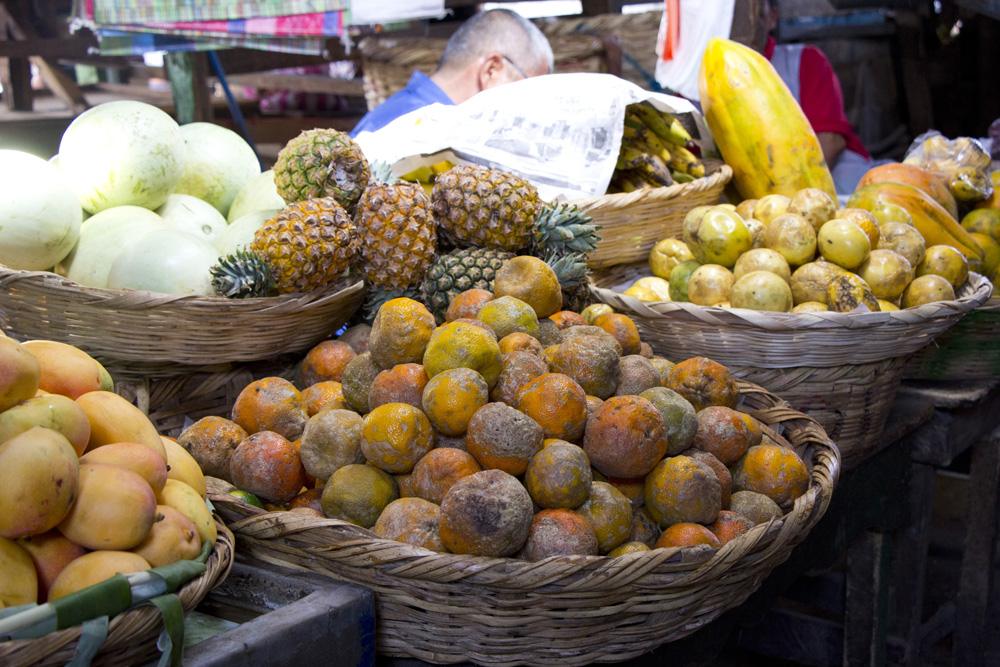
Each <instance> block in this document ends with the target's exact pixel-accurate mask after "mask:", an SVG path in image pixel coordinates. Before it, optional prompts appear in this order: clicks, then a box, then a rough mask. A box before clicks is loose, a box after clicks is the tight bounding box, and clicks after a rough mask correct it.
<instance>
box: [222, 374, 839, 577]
mask: <svg viewBox="0 0 1000 667" xmlns="http://www.w3.org/2000/svg"><path fill="white" fill-rule="evenodd" d="M736 382H737V384H738V385H739V386H740V390H741V395H743V396H755V397H756V398H755V400H760V401H764V402H765V403H766V404H767V407H766V408H764V409H768V408H770V409H775V410H776V411H777V412H779V413H780V414H781V415H782V416H783V417H784V418H783V419H781V420H780V423H782V424H783V423H784V422H786V421H793V420H794V421H795V422H802V425H801V427H800V429H799V431H800V432H801V433H802V434H803V437H805V438H806V443H805V444H802V443H800V444H798V445H796V444H795V443H794V442H790V441H789V440H787V439H786V438H784V437H783V436H782V435H780V434H778V433H777V432H776V431H774V430H772V429H771V428H770V427H769V426H767V425H766V424H765V428H767V431H768V434H769V435H770V436H771V437H772V438H774V439H775V440H777V441H778V442H780V443H782V444H785V445H786V446H792V447H793V448H795V449H797V450H798V449H800V448H802V447H803V446H805V447H806V448H811V449H812V450H813V458H815V459H818V460H820V462H821V463H824V464H825V465H818V464H816V463H814V466H813V470H812V475H811V481H810V486H809V489H808V490H807V491H806V493H804V494H803V495H802V496H799V498H798V499H796V501H795V504H794V506H793V507H792V509H791V510H789V511H788V512H787V513H785V514H784V515H782V516H781V517H780V518H778V519H772V520H771V521H769V522H767V523H764V524H759V525H757V526H755V527H754V528H753V529H751V530H750V531H749V532H748V533H746V534H744V535H742V536H740V537H738V538H736V539H734V540H732V541H731V542H729V543H727V544H726V545H725V546H723V547H722V548H721V549H713V548H711V547H704V548H701V547H694V548H685V549H679V548H668V549H652V550H650V551H643V552H638V553H632V554H626V555H624V556H618V557H616V558H610V557H608V556H550V557H548V558H545V559H543V560H540V561H536V562H529V561H524V560H520V559H516V558H491V557H486V556H473V555H467V554H451V553H438V552H435V551H431V550H428V549H424V548H422V547H418V546H415V545H411V544H406V543H402V542H397V541H395V540H388V539H383V538H379V537H378V536H376V535H375V534H374V533H373V532H371V531H370V530H368V529H366V528H362V527H360V526H357V525H354V524H352V523H349V522H347V521H341V520H339V519H331V518H326V517H319V516H315V515H314V514H311V513H304V512H268V511H266V510H262V509H259V508H255V507H251V506H250V505H248V504H246V503H244V502H242V501H240V500H238V499H236V498H234V497H233V496H231V495H229V493H228V491H229V490H231V489H233V488H234V487H233V486H232V485H231V484H229V483H228V482H225V481H224V480H220V479H216V478H213V477H208V478H207V480H208V492H209V499H210V500H211V501H212V502H213V503H214V504H215V505H216V507H220V508H223V510H225V509H226V508H229V509H230V510H231V509H232V508H233V507H234V506H235V507H239V509H240V511H241V512H242V513H243V514H245V515H247V518H245V519H242V520H238V521H236V522H233V523H231V524H230V528H231V529H232V530H233V532H234V533H237V534H239V533H240V528H241V526H242V525H244V524H245V523H246V522H257V521H266V522H268V523H271V522H273V527H274V536H276V537H278V536H287V535H291V534H294V533H298V532H302V531H307V530H310V529H312V528H321V529H322V528H326V529H333V531H335V532H336V533H337V535H338V538H339V540H340V541H339V546H340V547H342V548H348V549H352V550H366V549H371V550H372V552H373V553H378V554H379V557H378V558H375V557H373V559H372V566H373V567H376V568H388V569H392V568H397V566H399V565H400V564H401V562H410V561H412V560H414V559H417V560H419V561H420V563H421V567H414V568H412V569H410V570H407V571H403V570H401V569H397V570H396V571H393V572H392V574H393V576H398V577H401V578H407V579H412V580H420V579H422V578H424V576H425V575H427V574H431V575H433V574H434V573H436V572H438V571H439V569H440V568H450V569H458V570H465V571H478V570H481V569H486V568H491V567H498V566H500V567H502V568H503V571H504V575H505V577H510V576H517V575H519V574H523V575H525V576H526V578H528V579H529V580H535V579H536V576H534V575H535V571H536V570H537V569H538V568H539V567H540V566H541V565H544V564H559V565H563V566H565V569H566V574H569V573H571V572H572V571H575V570H578V569H580V568H583V567H594V566H597V567H601V568H607V567H611V568H613V567H615V566H616V565H618V566H620V567H621V568H626V569H630V570H631V569H634V568H637V567H641V570H642V571H643V572H646V571H649V570H650V569H652V570H654V571H655V568H656V566H658V565H663V564H676V563H678V562H683V563H686V564H687V563H690V564H695V565H697V566H698V568H697V569H698V571H706V572H716V573H717V569H718V568H719V567H720V563H724V562H725V561H726V560H728V559H729V557H730V554H731V553H732V552H734V551H736V552H739V553H741V555H743V556H745V555H749V554H751V553H755V552H757V551H759V550H761V549H763V548H774V547H775V546H776V545H775V544H774V543H775V542H776V541H777V540H779V539H786V540H788V539H791V537H790V535H791V533H792V530H791V529H790V525H791V524H794V523H801V524H810V525H812V524H814V523H815V521H818V520H819V516H822V513H823V512H825V509H826V506H827V505H828V504H829V502H830V496H831V494H832V492H833V489H834V487H835V486H836V483H837V480H838V478H839V476H840V470H841V458H840V451H839V450H838V449H837V446H836V445H835V444H834V442H833V441H832V440H831V439H830V438H829V436H828V435H827V434H826V432H825V431H823V428H822V426H820V425H819V423H818V422H816V421H815V420H814V419H812V418H811V417H809V416H808V415H805V414H803V413H801V412H799V411H797V410H793V409H792V408H790V407H789V406H788V403H787V402H786V401H784V400H783V399H781V398H778V397H777V396H775V395H774V394H772V393H770V392H768V391H767V390H766V389H764V388H762V387H759V386H758V385H755V384H753V383H751V382H747V381H745V380H740V379H738V378H737V379H736ZM742 405H743V404H741V407H742ZM753 411H754V412H760V411H761V409H757V410H753ZM817 511H818V512H819V515H817V514H816V512H817ZM224 513H225V511H224ZM279 524H280V525H279ZM386 554H391V556H388V557H387V556H386ZM637 571H638V570H637ZM554 579H557V577H547V578H546V580H545V586H547V587H549V586H553V585H556V582H555V581H554Z"/></svg>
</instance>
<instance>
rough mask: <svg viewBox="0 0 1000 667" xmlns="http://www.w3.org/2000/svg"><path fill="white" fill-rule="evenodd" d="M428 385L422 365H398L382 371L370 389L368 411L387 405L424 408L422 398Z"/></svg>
mask: <svg viewBox="0 0 1000 667" xmlns="http://www.w3.org/2000/svg"><path fill="white" fill-rule="evenodd" d="M426 385H427V372H426V371H425V370H424V367H423V366H422V365H420V364H396V365H395V366H393V367H392V368H390V369H389V370H385V371H381V372H380V373H379V374H378V375H376V376H375V380H374V381H373V382H372V383H371V386H370V387H368V409H369V410H374V409H375V408H377V407H378V406H380V405H385V404H386V403H409V404H410V405H412V406H413V407H415V408H418V409H420V408H422V407H423V405H422V402H421V400H422V399H421V397H422V396H423V393H424V387H425V386H426Z"/></svg>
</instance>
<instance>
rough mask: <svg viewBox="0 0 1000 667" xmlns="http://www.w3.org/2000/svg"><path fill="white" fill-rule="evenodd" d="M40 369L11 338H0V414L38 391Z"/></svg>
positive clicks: (36, 362) (23, 348)
mask: <svg viewBox="0 0 1000 667" xmlns="http://www.w3.org/2000/svg"><path fill="white" fill-rule="evenodd" d="M41 376H42V367H41V364H39V363H38V359H36V358H35V356H34V355H33V354H31V352H30V351H29V350H27V349H25V347H24V346H23V345H22V344H21V343H18V342H17V341H16V340H14V339H13V338H6V337H4V338H0V412H3V411H4V410H6V409H8V408H12V407H14V406H15V405H17V404H18V403H20V402H21V401H26V400H28V399H29V398H31V397H32V396H34V395H35V392H37V391H38V382H39V380H40V379H41Z"/></svg>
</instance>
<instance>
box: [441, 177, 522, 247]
mask: <svg viewBox="0 0 1000 667" xmlns="http://www.w3.org/2000/svg"><path fill="white" fill-rule="evenodd" d="M538 204H539V199H538V191H537V190H536V189H535V186H533V185H532V184H531V183H529V182H528V181H526V180H525V179H523V178H521V177H520V176H518V175H516V174H512V173H510V172H506V171H500V170H498V169H487V168H485V167H480V166H477V165H467V166H459V167H454V168H452V169H449V170H448V171H446V172H444V173H443V174H440V175H439V176H438V177H437V179H436V180H435V182H434V188H433V190H432V191H431V206H432V207H433V209H434V217H435V219H436V221H437V224H438V228H439V230H438V232H439V234H440V235H441V237H442V240H444V241H446V242H447V243H449V244H451V245H453V246H456V247H458V248H469V247H490V248H499V249H501V250H506V251H509V252H516V251H519V250H523V249H524V248H527V247H528V246H529V245H531V243H532V240H533V238H534V229H535V226H534V222H535V215H536V212H537V211H536V209H537V208H538Z"/></svg>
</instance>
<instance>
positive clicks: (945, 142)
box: [903, 130, 993, 204]
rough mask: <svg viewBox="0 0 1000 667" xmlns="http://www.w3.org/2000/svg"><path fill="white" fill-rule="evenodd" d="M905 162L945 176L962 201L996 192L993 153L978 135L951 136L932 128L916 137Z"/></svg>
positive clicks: (985, 196)
mask: <svg viewBox="0 0 1000 667" xmlns="http://www.w3.org/2000/svg"><path fill="white" fill-rule="evenodd" d="M903 163H904V164H913V165H917V166H919V167H923V168H925V169H928V170H929V171H932V172H934V173H935V174H938V175H939V176H941V177H942V178H944V180H945V182H947V183H948V187H949V189H950V190H951V193H952V194H953V195H954V196H955V199H957V200H958V201H960V202H965V203H967V204H973V203H975V202H979V201H982V200H984V199H988V198H989V197H990V196H991V195H992V194H993V182H992V180H991V179H990V165H991V160H990V154H989V153H988V152H987V151H986V150H985V149H984V148H983V145H982V144H981V143H980V142H979V140H978V139H974V138H971V137H956V138H954V139H948V138H947V137H945V136H944V135H942V134H941V133H940V132H938V131H936V130H932V131H930V132H926V133H924V134H922V135H920V136H919V137H917V139H916V140H914V142H913V144H912V145H911V146H910V150H909V151H907V153H906V159H904V160H903Z"/></svg>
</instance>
